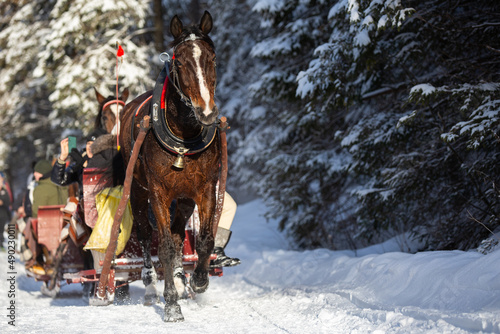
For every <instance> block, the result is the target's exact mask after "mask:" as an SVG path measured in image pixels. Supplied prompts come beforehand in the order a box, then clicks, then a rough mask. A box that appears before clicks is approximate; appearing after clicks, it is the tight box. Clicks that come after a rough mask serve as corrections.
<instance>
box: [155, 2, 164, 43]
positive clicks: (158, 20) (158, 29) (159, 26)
mask: <svg viewBox="0 0 500 334" xmlns="http://www.w3.org/2000/svg"><path fill="white" fill-rule="evenodd" d="M161 2H162V0H154V1H153V13H154V14H153V15H154V24H155V32H154V42H155V48H156V51H158V52H163V51H165V47H164V42H165V39H164V38H163V30H164V27H165V25H164V22H163V6H162V4H161Z"/></svg>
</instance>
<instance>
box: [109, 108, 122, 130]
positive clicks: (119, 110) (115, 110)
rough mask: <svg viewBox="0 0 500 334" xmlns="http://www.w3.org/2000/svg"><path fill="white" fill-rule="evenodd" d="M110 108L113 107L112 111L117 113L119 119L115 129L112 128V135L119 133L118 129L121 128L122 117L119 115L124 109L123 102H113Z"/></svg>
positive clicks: (116, 117) (116, 116)
mask: <svg viewBox="0 0 500 334" xmlns="http://www.w3.org/2000/svg"><path fill="white" fill-rule="evenodd" d="M109 109H111V111H112V112H113V114H115V120H118V122H115V126H113V130H111V134H112V135H117V134H118V131H119V129H120V118H119V115H120V112H121V111H122V109H123V105H121V104H118V103H117V104H112V105H110V106H109Z"/></svg>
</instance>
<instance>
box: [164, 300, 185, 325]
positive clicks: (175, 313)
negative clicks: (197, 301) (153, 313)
mask: <svg viewBox="0 0 500 334" xmlns="http://www.w3.org/2000/svg"><path fill="white" fill-rule="evenodd" d="M163 321H165V322H179V321H184V316H183V315H182V312H181V307H180V305H179V304H175V305H171V306H167V305H165V319H163Z"/></svg>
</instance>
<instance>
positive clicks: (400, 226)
mask: <svg viewBox="0 0 500 334" xmlns="http://www.w3.org/2000/svg"><path fill="white" fill-rule="evenodd" d="M254 10H255V11H257V12H259V13H261V15H262V25H266V24H267V27H268V37H267V38H266V39H264V40H262V41H261V42H260V43H259V44H257V45H256V47H255V48H254V49H253V54H254V55H255V56H259V57H262V58H264V59H266V60H267V61H268V67H267V73H265V74H264V75H263V76H262V77H261V80H259V81H258V82H256V83H255V84H254V85H253V88H254V91H255V93H256V95H255V96H256V97H257V98H258V99H259V101H261V102H262V103H263V104H264V103H265V104H267V105H268V106H270V108H269V109H270V110H272V114H269V115H267V116H269V118H268V120H269V121H270V123H271V122H272V125H271V126H269V127H267V128H266V129H265V130H264V129H262V130H261V133H262V136H261V140H262V142H263V144H262V147H265V149H264V150H263V151H259V152H254V153H255V154H256V155H257V156H258V157H256V158H254V159H256V160H260V163H261V164H262V166H263V168H262V169H261V170H260V172H261V175H260V177H261V179H262V182H261V183H260V185H261V188H260V191H261V193H262V194H264V195H265V196H266V199H267V201H268V202H269V203H270V204H271V212H273V214H274V215H275V216H279V217H283V225H282V227H284V228H285V229H286V230H288V231H289V232H290V233H291V234H292V235H293V236H294V237H295V238H296V240H297V241H298V243H299V245H301V246H318V245H320V246H328V247H343V246H344V245H345V244H346V242H347V241H348V242H351V244H352V245H361V244H362V243H363V242H364V241H366V240H373V238H374V237H377V236H379V235H381V234H382V233H384V231H390V233H402V232H406V231H413V232H414V233H415V234H417V235H419V236H421V237H422V238H425V240H426V241H427V247H429V248H433V249H445V248H461V249H467V248H470V247H473V246H475V245H477V244H478V243H479V242H480V240H481V239H482V238H483V237H484V236H485V235H487V234H488V233H489V232H488V231H487V229H485V228H483V226H482V225H481V224H478V223H477V222H476V220H478V221H481V222H482V223H485V224H488V225H489V227H490V228H491V229H493V228H494V227H496V226H498V224H499V219H498V217H499V214H498V212H499V197H498V190H497V189H498V188H497V187H498V184H499V179H498V169H499V165H498V163H497V162H498V148H499V146H498V144H499V140H498V102H497V101H498V93H499V92H498V82H499V78H498V75H499V73H500V71H499V64H500V63H499V61H498V49H499V47H498V40H497V36H498V33H499V24H498V18H496V16H495V14H494V13H497V12H498V4H497V3H496V2H495V1H474V2H470V1H458V2H454V3H453V4H450V3H449V2H448V1H439V0H429V1H423V2H422V1H404V2H403V1H399V0H384V1H357V0H344V1H300V2H299V1H260V2H257V4H256V5H255V7H254ZM262 128H264V126H262ZM266 131H267V132H266ZM266 134H267V136H266ZM469 215H471V216H472V218H474V219H471V217H469ZM342 241H344V242H342Z"/></svg>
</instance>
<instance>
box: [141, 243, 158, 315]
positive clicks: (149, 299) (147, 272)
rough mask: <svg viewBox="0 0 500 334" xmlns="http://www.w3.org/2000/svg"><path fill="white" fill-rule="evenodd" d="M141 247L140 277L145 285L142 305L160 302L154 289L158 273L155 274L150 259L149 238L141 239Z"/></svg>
mask: <svg viewBox="0 0 500 334" xmlns="http://www.w3.org/2000/svg"><path fill="white" fill-rule="evenodd" d="M141 247H142V254H143V258H144V266H143V268H142V272H141V278H142V282H143V283H144V286H145V287H146V293H145V294H144V305H153V304H156V303H159V302H160V297H159V296H158V291H157V290H156V283H157V282H158V275H157V274H156V270H155V267H154V266H153V261H152V260H151V239H146V240H142V241H141Z"/></svg>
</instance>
